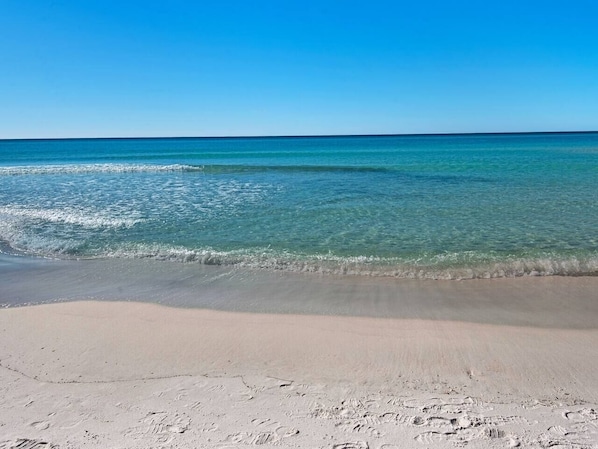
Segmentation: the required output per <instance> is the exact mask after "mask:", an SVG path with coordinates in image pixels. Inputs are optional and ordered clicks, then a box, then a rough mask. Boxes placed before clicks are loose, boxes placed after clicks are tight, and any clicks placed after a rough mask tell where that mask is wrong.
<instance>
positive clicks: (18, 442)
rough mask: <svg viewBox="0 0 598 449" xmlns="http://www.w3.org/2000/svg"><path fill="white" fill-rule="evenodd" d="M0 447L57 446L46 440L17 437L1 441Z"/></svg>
mask: <svg viewBox="0 0 598 449" xmlns="http://www.w3.org/2000/svg"><path fill="white" fill-rule="evenodd" d="M0 449H58V446H56V445H55V444H52V443H48V442H46V441H40V440H30V439H27V438H19V439H18V440H16V441H4V442H1V443H0Z"/></svg>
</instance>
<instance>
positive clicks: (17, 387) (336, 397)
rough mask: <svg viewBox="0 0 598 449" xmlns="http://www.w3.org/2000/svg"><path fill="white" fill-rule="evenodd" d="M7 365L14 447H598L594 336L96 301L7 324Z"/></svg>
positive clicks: (2, 421)
mask: <svg viewBox="0 0 598 449" xmlns="http://www.w3.org/2000/svg"><path fill="white" fill-rule="evenodd" d="M481 282H483V281H481ZM487 312H488V310H487V309H485V308H484V307H480V308H479V311H478V313H480V314H484V313H487ZM540 313H541V311H540ZM550 313H551V312H550ZM0 365H1V366H0V376H1V377H0V378H1V383H0V448H3V449H4V448H20V449H23V448H29V449H33V448H36V449H37V448H50V447H56V448H79V447H97V448H199V447H215V448H233V447H249V446H253V445H260V446H263V447H296V448H346V449H348V448H376V449H377V448H381V449H382V448H384V449H390V448H422V449H423V448H426V447H447V448H452V447H472V448H473V447H481V448H488V447H545V448H546V447H568V448H596V447H598V405H597V404H598V330H597V329H595V328H588V326H583V327H582V328H578V329H576V328H572V326H567V327H566V328H562V329H561V328H556V327H540V326H534V327H531V326H527V327H524V326H513V325H508V324H489V323H485V322H468V321H448V320H431V319H416V318H392V319H383V318H372V317H350V316H344V317H339V316H325V315H320V316H311V315H289V314H252V313H239V312H227V311H213V310H201V309H181V308H172V307H164V306H159V305H155V304H143V303H136V302H130V303H126V302H100V301H82V302H71V303H60V304H51V305H39V306H29V307H19V308H11V309H5V310H2V311H0Z"/></svg>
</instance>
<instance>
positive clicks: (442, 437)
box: [415, 431, 453, 445]
mask: <svg viewBox="0 0 598 449" xmlns="http://www.w3.org/2000/svg"><path fill="white" fill-rule="evenodd" d="M450 435H453V432H436V431H431V432H424V433H420V434H419V435H417V436H416V437H415V441H417V442H418V443H421V444H426V445H428V444H435V443H440V442H441V441H446V440H447V439H448V437H449V436H450Z"/></svg>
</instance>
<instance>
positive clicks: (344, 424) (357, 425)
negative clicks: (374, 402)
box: [336, 419, 382, 437]
mask: <svg viewBox="0 0 598 449" xmlns="http://www.w3.org/2000/svg"><path fill="white" fill-rule="evenodd" d="M336 427H337V428H338V429H340V430H342V431H343V432H354V433H365V434H367V435H371V436H373V437H379V436H381V435H382V433H381V432H380V431H379V430H378V429H376V428H375V427H372V426H369V425H368V424H367V422H366V421H365V420H363V419H357V420H347V421H341V422H340V423H338V424H336Z"/></svg>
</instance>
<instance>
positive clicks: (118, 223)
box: [0, 206, 143, 229]
mask: <svg viewBox="0 0 598 449" xmlns="http://www.w3.org/2000/svg"><path fill="white" fill-rule="evenodd" d="M0 215H4V216H5V217H6V216H8V217H19V218H23V219H28V220H40V221H44V222H50V223H65V224H71V225H79V226H83V227H85V228H93V229H99V228H123V227H124V228H129V227H132V226H134V225H135V224H137V223H140V222H141V221H143V220H142V219H137V218H118V217H111V216H107V215H106V214H103V213H101V212H99V213H98V212H91V211H82V210H77V209H71V208H66V209H42V208H26V207H10V206H0Z"/></svg>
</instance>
